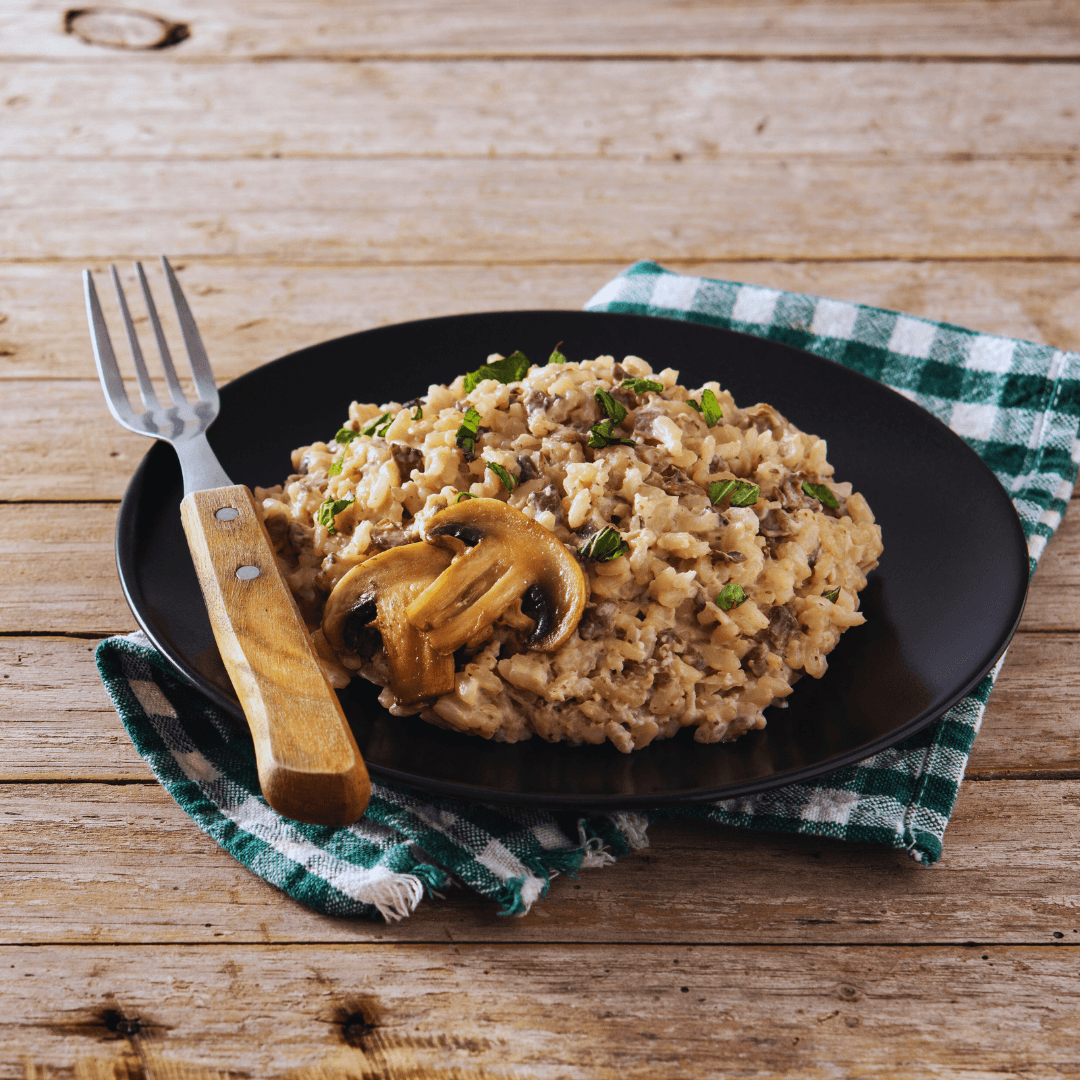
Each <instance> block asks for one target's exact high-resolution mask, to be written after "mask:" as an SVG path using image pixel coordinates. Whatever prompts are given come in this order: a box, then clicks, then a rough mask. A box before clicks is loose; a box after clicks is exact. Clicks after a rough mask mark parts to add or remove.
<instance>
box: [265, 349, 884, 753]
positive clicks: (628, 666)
mask: <svg viewBox="0 0 1080 1080" xmlns="http://www.w3.org/2000/svg"><path fill="white" fill-rule="evenodd" d="M293 468H294V469H295V475H293V476H290V477H289V479H288V480H287V481H286V482H285V484H284V485H281V486H278V487H273V488H257V489H256V491H255V495H256V501H257V502H258V503H259V505H261V507H262V510H263V515H264V520H265V523H266V527H267V530H268V532H269V534H270V537H271V539H272V541H273V543H274V546H275V548H276V550H277V552H278V555H279V558H280V560H281V563H282V567H283V569H284V571H285V574H286V577H287V580H288V582H289V585H290V587H291V588H292V591H293V594H294V596H295V597H296V601H297V603H298V605H299V607H300V611H301V613H302V614H303V616H304V618H305V620H306V622H307V624H308V626H309V628H310V630H311V632H312V636H313V639H314V642H315V645H316V648H317V650H318V652H319V654H320V656H321V657H322V659H323V662H324V666H325V669H326V672H327V675H328V677H329V678H330V681H331V683H332V684H333V685H334V686H335V687H342V686H344V685H346V684H347V683H348V681H349V679H351V678H352V677H354V676H360V677H362V678H365V679H368V680H370V681H372V682H374V683H376V684H378V685H380V686H382V687H383V688H384V689H383V691H382V694H381V695H380V699H379V700H380V701H381V702H382V703H383V705H384V706H386V707H387V708H388V709H389V710H390V712H391V713H394V714H395V715H405V714H411V713H419V714H420V715H421V716H423V717H424V719H426V720H428V721H430V722H432V723H435V724H438V725H441V726H443V727H449V728H453V729H456V730H458V731H462V732H467V733H470V734H475V735H482V736H483V737H484V738H489V739H496V740H499V741H505V742H515V741H517V740H519V739H527V738H529V737H531V736H532V735H533V734H537V735H539V736H541V737H542V738H544V739H547V740H549V741H558V740H562V739H565V740H568V741H570V742H572V743H582V742H586V743H601V742H604V741H605V740H608V739H610V740H611V742H612V743H614V744H615V746H617V747H618V748H619V749H620V750H623V751H630V750H635V749H639V748H641V747H643V746H647V745H648V744H649V743H650V742H652V741H653V740H654V739H662V738H668V737H671V736H673V735H674V734H675V733H676V732H677V731H678V730H679V729H680V728H682V727H691V728H693V729H694V737H695V738H696V739H697V740H698V741H699V742H706V743H711V742H718V741H720V740H726V739H733V738H735V737H736V736H738V735H740V734H742V733H743V732H745V731H747V730H748V729H750V728H760V727H763V726H764V725H765V717H764V715H763V710H764V709H766V708H768V707H769V706H770V705H772V706H776V707H783V706H784V705H785V704H786V698H787V697H788V695H789V694H791V692H792V687H793V684H794V683H795V682H796V680H797V679H799V678H800V677H801V676H802V675H803V674H804V673H805V674H808V675H811V676H813V677H814V678H820V677H821V676H822V675H823V674H824V673H825V669H826V666H827V662H826V656H827V654H828V653H829V652H830V651H831V650H832V649H833V648H834V647H835V646H836V644H837V642H838V641H839V639H840V635H841V634H842V633H843V632H844V631H845V630H846V629H848V628H849V627H851V626H857V625H858V624H860V623H862V622H863V621H864V619H863V616H862V615H861V614H860V613H859V596H858V593H859V590H860V589H862V588H863V587H864V586H865V585H866V575H867V573H868V572H869V571H870V570H872V569H873V568H874V567H875V566H876V565H877V560H878V557H879V556H880V554H881V551H882V545H881V531H880V528H879V527H878V526H877V525H875V524H874V515H873V513H872V512H871V510H870V507H869V506H868V505H867V503H866V500H865V499H864V498H863V497H862V496H861V495H859V494H858V493H857V492H853V491H852V490H851V485H850V484H848V483H841V482H837V481H836V480H835V479H834V478H833V469H832V466H831V465H830V464H829V463H828V461H827V460H826V445H825V442H824V441H823V440H822V439H819V438H818V437H817V436H815V435H808V434H805V433H804V432H802V431H799V430H798V429H797V428H796V427H795V426H794V425H792V424H791V423H789V422H788V421H787V420H786V419H785V418H784V417H783V416H781V415H780V414H779V413H778V412H777V411H776V410H775V409H773V408H772V407H771V406H769V405H765V404H758V405H752V406H750V407H749V408H739V407H738V405H736V403H735V402H734V401H733V400H732V398H731V395H730V394H729V393H727V392H726V391H725V390H723V389H722V388H721V387H720V386H719V385H718V384H717V383H715V382H709V383H706V384H705V385H704V386H703V387H700V388H698V389H687V388H685V387H683V386H681V385H680V384H679V373H678V372H677V371H675V370H673V369H671V368H665V369H664V370H662V371H660V372H658V373H654V372H653V370H652V369H651V367H650V366H649V365H648V364H647V363H646V362H645V361H644V360H642V359H640V358H638V357H635V356H628V357H626V358H624V359H623V360H621V361H619V362H616V361H615V360H614V358H612V357H610V356H602V357H598V358H597V359H595V360H585V361H582V362H580V363H574V362H569V361H566V360H565V359H564V358H562V356H561V354H559V353H558V351H557V350H556V352H555V353H554V354H553V356H552V361H551V362H548V363H547V364H544V365H535V364H534V365H532V366H529V365H528V362H527V361H526V360H525V358H524V357H522V356H521V354H519V353H515V354H513V355H512V356H510V357H507V358H503V357H500V356H493V357H491V358H489V364H488V366H484V367H481V368H480V369H479V371H477V372H473V373H471V374H469V375H468V376H464V375H463V376H459V377H458V378H456V379H454V381H453V382H451V383H450V384H449V385H448V386H431V387H429V388H428V391H427V393H426V394H424V395H422V396H421V397H419V398H417V399H415V400H413V401H409V402H389V403H387V404H385V405H379V406H377V405H370V404H360V403H357V402H354V403H353V404H352V405H351V406H350V407H349V415H348V420H347V422H346V423H345V424H344V426H343V427H342V429H341V430H340V431H339V432H338V433H337V435H336V436H335V437H334V438H333V439H332V440H330V441H329V442H316V443H313V444H312V445H311V446H303V447H300V448H299V449H297V450H296V451H294V453H293ZM472 497H475V498H472ZM492 500H494V501H497V502H498V503H501V504H503V505H500V506H495V505H494V504H493V502H492ZM440 515H442V516H441V517H440ZM462 522H464V523H465V524H462ZM455 523H456V524H455ZM470 523H473V524H470ZM476 523H479V524H476ZM490 537H496V538H497V540H498V544H501V545H502V546H501V548H499V549H498V552H496V547H497V544H496V540H495V539H490ZM484 545H487V546H486V547H485V546H484ZM398 548H401V549H402V550H401V551H400V552H397V553H396V554H394V552H395V549H398ZM482 550H483V551H484V552H491V553H494V554H488V555H482V554H480V552H481V551H482ZM500 552H501V554H499V553H500ZM496 556H497V557H496ZM376 559H378V560H380V561H378V562H376V561H375V560H376ZM485 559H486V562H484V560H485ZM498 559H502V562H498ZM466 560H471V562H466ZM481 563H483V566H481ZM470 566H473V567H474V569H472V570H469V567H470ZM477 567H479V569H477ZM493 568H494V569H493ZM579 568H580V569H579ZM556 571H557V573H556ZM455 574H456V575H457V577H456V579H455V580H454V582H451V581H450V579H451V577H453V576H454V575H455ZM485 574H486V576H484V575H485ZM500 574H501V575H502V576H501V577H499V576H498V575H500ZM545 575H546V576H545ZM553 575H554V576H553ZM466 579H467V580H466ZM496 579H497V580H496ZM339 586H340V588H339ZM335 590H336V591H335ZM379 590H381V591H379ZM394 590H397V591H396V592H395V591H394ZM425 590H426V591H425ZM440 590H442V594H443V595H444V599H445V597H446V596H449V597H450V599H449V600H446V602H445V603H444V604H443V607H444V608H446V605H447V604H449V605H450V607H449V608H446V611H444V612H443V614H441V615H439V614H433V612H435V609H436V608H437V607H438V606H439V605H438V604H437V603H435V600H438V596H436V594H438V593H439V592H440ZM447 590H450V591H449V592H448V591H447ZM451 593H452V594H453V595H451ZM433 597H434V598H435V600H433V599H432V598H433ZM328 598H331V599H330V602H329V603H328ZM376 601H377V602H376ZM469 605H472V607H471V608H470V607H469ZM485 605H486V615H485V617H484V618H479V617H475V618H474V617H473V616H472V615H469V614H467V612H468V611H473V610H480V609H481V608H483V607H484V606H485ZM575 605H576V607H575ZM451 609H452V610H451ZM451 616H453V618H452V619H451ZM439 619H443V620H444V622H443V623H442V624H440V623H439V621H438V620H439ZM350 620H351V622H350ZM446 620H449V621H446ZM470 620H471V621H470ZM466 624H467V625H466ZM440 626H442V629H440ZM451 631H453V632H451ZM455 634H456V636H455ZM390 639H392V640H390ZM553 645H554V647H552V646H553ZM410 664H411V665H412V667H411V669H410V668H409V665H410Z"/></svg>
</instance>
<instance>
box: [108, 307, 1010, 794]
mask: <svg viewBox="0 0 1080 1080" xmlns="http://www.w3.org/2000/svg"><path fill="white" fill-rule="evenodd" d="M569 315H573V316H574V317H576V318H578V317H581V316H593V317H598V318H617V319H631V320H634V319H645V320H648V321H650V322H657V321H659V322H670V323H674V324H677V325H680V326H687V325H693V326H695V327H704V328H706V329H708V330H713V331H716V332H718V333H719V334H721V335H724V336H733V337H737V338H740V339H745V340H747V341H750V342H755V343H764V344H770V345H777V346H780V347H782V348H784V349H790V350H794V351H796V352H800V353H803V354H805V355H806V356H809V357H812V358H813V359H814V360H815V361H818V362H824V363H826V364H829V365H833V366H835V367H836V368H838V369H840V370H842V371H843V372H844V373H845V376H846V377H855V378H856V379H859V380H864V381H865V382H867V383H869V384H872V385H873V386H875V387H877V388H880V389H884V390H886V391H888V392H890V393H893V394H896V395H897V397H898V398H900V399H901V400H902V401H904V402H905V404H906V405H908V406H912V407H915V408H918V409H920V411H921V412H922V414H923V415H924V416H925V417H927V418H929V419H930V420H931V421H933V422H934V423H935V424H937V425H939V427H940V428H941V429H943V431H945V432H948V437H949V438H950V439H951V440H953V441H954V444H955V445H956V446H957V447H958V449H960V450H961V452H963V453H966V454H967V455H970V457H971V458H973V459H974V460H975V461H976V462H978V465H979V466H980V467H981V468H982V469H983V470H984V471H985V473H986V474H988V475H989V476H990V477H992V478H993V479H994V481H995V482H996V483H998V485H999V486H1000V487H1001V489H1002V493H1003V495H1004V497H1005V499H1006V501H1007V502H1008V504H1009V506H1010V507H1011V508H1012V510H1013V519H1014V525H1015V530H1014V532H1015V538H1016V539H1018V540H1019V545H1018V549H1019V550H1021V551H1022V552H1023V555H1024V558H1023V562H1024V563H1025V565H1026V566H1027V565H1029V564H1028V561H1027V560H1028V556H1027V540H1026V537H1025V536H1024V532H1023V526H1022V524H1021V521H1020V518H1019V515H1018V514H1017V513H1016V508H1015V504H1013V502H1012V499H1011V498H1010V497H1009V495H1008V492H1007V491H1006V490H1005V488H1004V485H1002V484H1001V482H1000V480H998V478H997V476H996V475H995V474H994V472H993V470H992V469H990V467H989V465H987V464H986V462H985V461H984V460H983V459H982V458H981V457H980V456H979V455H978V454H977V453H976V452H975V450H974V449H973V448H972V447H971V446H969V445H968V444H967V442H966V441H965V440H964V439H963V438H962V437H961V436H959V435H958V434H957V433H956V432H955V431H953V430H952V429H951V428H950V427H949V426H948V425H947V424H945V423H944V422H943V421H942V420H940V419H939V418H938V417H936V416H934V414H933V413H931V412H930V411H929V410H927V409H924V408H922V407H921V406H919V405H918V404H917V403H915V402H912V401H910V399H908V398H906V397H905V396H904V395H903V394H900V393H899V391H897V390H895V389H894V388H893V387H891V386H889V385H888V384H886V383H883V382H881V381H879V380H877V379H873V378H871V377H870V376H868V375H866V374H864V373H863V372H861V371H857V370H855V369H854V368H850V367H847V366H846V365H844V364H841V363H839V362H838V361H836V360H833V359H832V358H831V357H827V356H822V355H821V354H819V353H814V352H810V351H809V350H807V349H802V348H800V347H799V346H796V345H790V344H788V343H786V342H778V341H774V340H773V339H771V338H765V337H760V336H758V335H755V334H747V333H744V332H742V331H738V330H731V329H729V328H727V327H720V326H714V325H712V324H711V323H707V322H699V321H697V320H687V319H678V318H671V317H669V316H660V315H639V314H636V313H624V312H595V311H582V310H580V309H558V308H523V309H513V310H504V311H482V312H461V313H458V314H453V315H438V316H432V317H429V318H423V319H410V320H406V321H403V322H396V323H389V324H386V325H385V326H376V327H369V328H368V329H366V330H357V331H354V332H352V333H349V334H341V335H339V336H337V337H333V338H327V339H326V340H324V341H319V342H315V343H313V344H311V345H306V346H304V347H303V348H300V349H296V350H293V351H292V352H289V353H286V354H284V355H282V356H279V357H275V358H274V359H272V360H268V361H266V362H264V363H262V364H259V365H257V366H256V367H254V368H251V369H250V370H249V371H245V372H244V373H243V374H241V375H238V376H236V377H235V378H233V379H230V380H229V381H228V383H226V384H225V385H224V386H223V387H221V390H222V391H223V392H224V391H227V390H228V388H230V387H232V386H233V385H234V384H237V383H240V382H241V381H242V380H243V379H245V378H247V377H248V376H249V375H253V374H255V373H257V372H263V371H264V370H265V369H266V368H267V367H271V366H274V365H277V364H280V363H285V362H288V361H294V360H295V359H296V358H298V357H302V356H303V355H304V354H306V353H308V352H313V351H320V350H322V349H325V348H327V347H329V346H333V345H337V344H340V343H343V342H347V341H351V340H353V339H356V338H358V337H361V336H363V335H367V334H372V333H378V332H380V331H393V330H395V329H397V328H400V327H406V326H417V325H433V324H438V323H442V322H451V321H456V320H460V319H475V318H484V317H491V316H499V317H503V318H512V317H514V316H569ZM216 420H217V418H215V422H216ZM170 455H172V456H174V457H175V451H174V450H173V449H172V447H171V446H170V445H169V444H167V443H164V442H161V441H160V440H155V441H154V443H153V444H152V445H151V446H150V448H149V449H148V450H147V452H146V453H145V454H144V455H143V457H142V459H141V461H140V462H139V464H138V466H137V467H136V469H135V471H134V473H133V474H132V476H131V479H130V480H129V482H128V484H127V487H126V488H125V491H124V496H123V499H122V500H121V504H120V510H119V513H118V515H117V521H116V530H115V543H114V551H115V560H116V567H117V574H118V576H119V578H120V585H121V589H122V590H123V593H124V599H125V601H126V602H127V604H128V607H129V609H130V610H131V613H132V615H133V616H134V618H135V620H136V622H137V623H138V624H139V628H140V629H141V630H142V632H143V633H144V634H145V635H146V637H147V638H148V639H149V641H150V642H151V644H152V645H153V646H154V648H155V649H157V650H158V652H160V653H161V654H162V656H163V657H164V658H165V660H166V661H167V662H168V664H169V665H170V667H171V668H172V669H173V671H174V672H175V673H176V674H178V675H179V676H180V677H181V678H183V679H184V680H185V681H187V682H188V683H190V684H192V685H193V686H194V687H195V688H196V689H197V690H198V691H199V692H200V693H201V694H203V695H204V696H205V697H207V698H209V699H210V701H211V702H212V703H213V704H214V705H215V707H217V708H219V709H221V710H222V711H224V712H225V713H226V714H227V715H229V716H230V717H231V718H232V719H233V720H234V721H239V722H240V723H241V724H243V712H242V710H241V709H240V706H239V703H238V702H237V701H236V700H234V699H230V698H229V697H228V696H226V695H225V694H223V693H222V692H221V691H220V690H219V689H218V688H217V687H216V686H214V685H213V684H212V683H210V682H209V681H208V680H207V679H206V678H205V677H204V676H203V675H202V674H201V673H200V672H198V671H197V670H196V669H195V668H194V667H193V666H192V665H191V664H190V663H189V662H188V660H187V658H186V657H185V656H184V655H183V654H182V653H180V651H179V650H178V649H176V648H174V647H173V645H172V644H171V642H169V641H168V640H167V639H166V638H164V637H162V635H160V634H158V633H156V632H155V630H154V627H153V624H152V623H151V622H150V619H149V618H148V617H147V616H146V615H144V611H143V610H142V606H145V605H142V606H141V605H140V602H139V598H140V592H139V589H138V585H137V574H136V571H135V566H136V562H137V559H136V555H135V552H134V548H135V546H136V541H135V535H136V532H135V528H134V518H135V515H136V513H137V502H136V500H137V489H138V488H140V487H141V486H143V482H142V481H143V475H144V473H145V472H146V471H147V470H148V469H149V468H151V467H152V466H153V465H154V464H156V462H157V459H158V458H159V457H161V456H165V457H168V456H170ZM126 569H128V572H125V571H126ZM1029 585H1030V573H1028V576H1027V579H1026V582H1025V587H1024V589H1023V590H1022V593H1021V596H1020V600H1019V605H1018V609H1017V610H1016V611H1015V613H1014V618H1013V619H1012V621H1011V625H1010V626H1009V628H1008V630H1007V631H1006V632H1005V633H1003V634H1002V635H1001V636H1000V638H999V640H998V641H997V643H996V644H995V646H994V648H993V650H992V653H993V656H992V659H990V660H989V662H985V663H983V664H981V665H980V666H979V668H978V670H977V674H975V675H973V676H971V677H969V678H968V679H967V680H965V681H964V682H963V683H962V684H961V688H960V689H959V690H958V691H956V692H955V693H954V694H952V695H950V696H949V697H948V698H947V699H946V703H945V704H944V706H942V705H941V704H940V703H936V704H934V705H933V706H931V707H929V708H927V709H924V710H922V712H920V713H919V714H917V715H916V716H915V717H913V718H912V719H911V720H909V721H907V722H906V723H904V724H902V725H900V727H898V728H895V729H893V730H892V731H890V732H889V733H887V734H886V735H882V736H878V737H877V738H875V739H871V740H869V741H868V742H865V743H862V744H860V745H858V746H857V747H854V748H852V749H850V750H847V751H844V752H842V753H839V754H837V755H835V756H833V757H830V758H828V759H827V760H825V761H819V762H816V763H813V764H811V765H807V766H802V767H799V768H793V769H789V770H787V771H784V772H779V773H773V774H771V775H769V776H767V777H759V778H757V779H753V780H747V781H742V782H738V783H730V784H724V785H721V786H719V787H712V788H700V789H694V790H692V791H680V792H673V793H670V794H668V795H663V794H661V795H651V796H650V795H603V796H593V797H589V796H576V795H559V794H549V795H536V794H530V793H524V792H520V791H514V790H507V789H505V788H494V787H485V786H484V785H482V784H478V783H476V782H469V783H457V782H451V781H443V780H440V779H437V778H435V779H432V778H428V777H417V776H416V775H415V774H411V773H404V772H401V771H400V770H397V769H394V768H388V767H386V766H384V765H379V764H376V763H373V762H370V761H369V762H367V765H368V770H369V772H370V773H371V775H372V777H373V778H376V779H379V780H384V781H387V782H390V783H396V784H401V785H404V786H407V787H413V788H419V789H420V790H422V791H425V792H430V793H433V794H437V795H440V796H448V797H451V798H459V799H468V800H470V801H476V800H478V799H479V800H482V801H487V802H492V803H502V804H504V805H513V806H531V807H548V808H551V809H554V810H566V809H589V808H595V809H601V810H605V811H611V810H612V809H618V808H623V809H647V808H659V807H668V806H678V805H685V804H692V805H696V804H700V803H704V802H713V801H716V800H718V799H727V798H739V797H743V796H747V795H753V794H760V793H763V792H766V791H772V790H775V789H776V788H780V787H786V786H788V785H790V784H797V783H801V782H804V781H807V780H813V779H816V778H819V777H822V776H826V775H828V774H829V773H832V772H836V771H837V770H839V769H843V768H846V767H848V766H851V765H853V764H856V763H857V762H859V761H864V760H866V759H867V758H869V757H871V756H873V755H874V754H877V753H880V752H881V751H883V750H887V749H889V748H890V747H893V746H896V745H897V744H898V743H901V742H903V741H904V740H905V739H908V738H910V737H911V736H912V735H915V734H917V733H918V732H919V731H921V730H923V729H924V728H925V727H927V726H929V725H930V724H931V723H933V722H934V721H936V720H938V719H940V718H941V717H942V716H944V715H945V714H946V713H947V712H948V711H949V710H950V709H952V708H953V707H954V706H955V705H956V704H957V703H958V702H960V701H962V700H963V699H964V698H965V697H966V696H967V695H968V694H970V693H971V691H972V690H973V689H974V688H975V687H976V686H977V685H978V684H979V683H980V682H981V681H982V680H983V679H984V678H985V677H986V675H987V674H989V673H990V672H991V671H992V670H993V669H994V667H995V665H997V663H998V662H999V661H1000V659H1001V658H1002V656H1003V655H1004V653H1005V651H1006V650H1007V649H1008V647H1009V644H1010V643H1011V641H1012V639H1013V637H1014V636H1015V634H1016V631H1017V629H1018V628H1019V625H1020V622H1021V620H1022V618H1023V614H1024V610H1025V608H1026V605H1027V599H1028V595H1029ZM417 722H422V721H417ZM767 730H768V729H767V728H766V731H767ZM721 745H722V744H721ZM646 749H647V748H646ZM638 752H640V751H638Z"/></svg>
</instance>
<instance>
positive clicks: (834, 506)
mask: <svg viewBox="0 0 1080 1080" xmlns="http://www.w3.org/2000/svg"><path fill="white" fill-rule="evenodd" d="M802 489H803V491H805V492H806V494H807V495H809V496H810V498H811V499H817V501H818V502H819V503H821V505H822V506H827V507H828V508H829V509H830V510H839V509H840V500H839V499H837V497H836V496H835V495H834V494H833V493H832V491H830V490H829V488H827V487H826V486H825V485H824V484H811V483H810V481H809V480H804V481H803V482H802Z"/></svg>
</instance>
